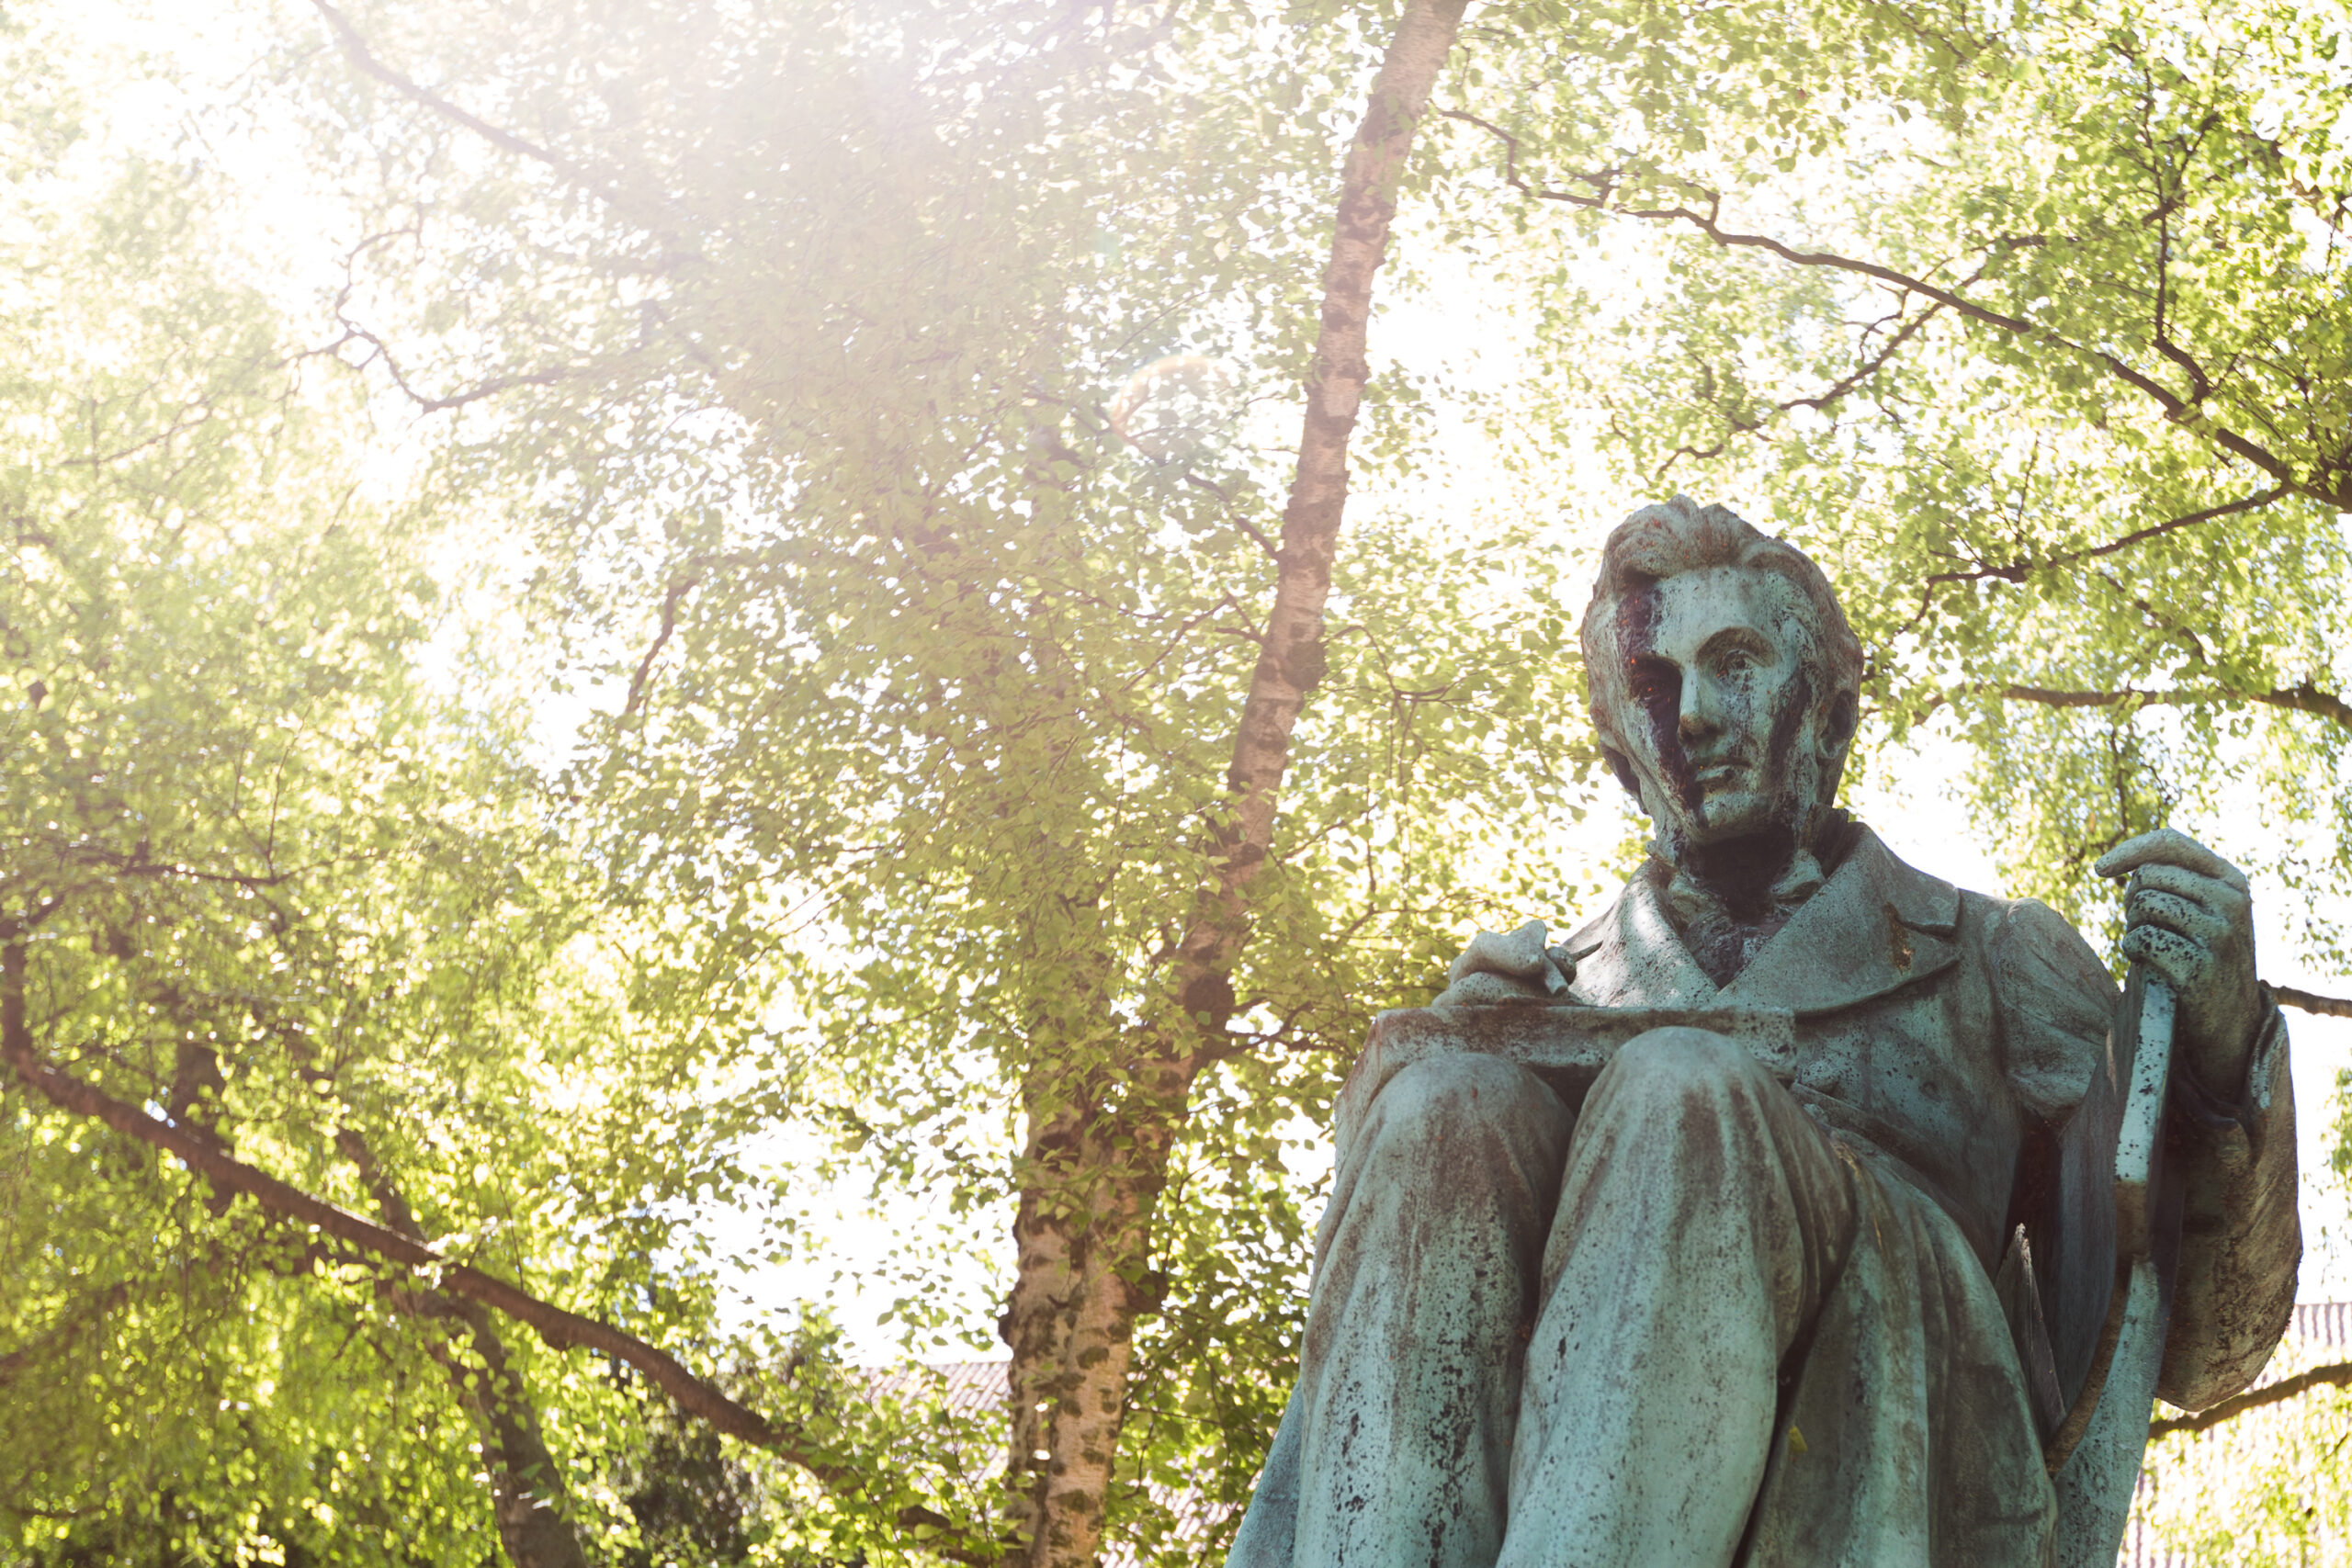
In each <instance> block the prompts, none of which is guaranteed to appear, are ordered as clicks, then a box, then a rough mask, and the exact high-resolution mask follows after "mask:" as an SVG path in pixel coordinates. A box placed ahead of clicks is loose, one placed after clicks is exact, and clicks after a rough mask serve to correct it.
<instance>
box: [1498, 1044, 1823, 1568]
mask: <svg viewBox="0 0 2352 1568" xmlns="http://www.w3.org/2000/svg"><path fill="white" fill-rule="evenodd" d="M1849 1180H1850V1177H1849V1170H1848V1168H1847V1166H1846V1163H1845V1161H1844V1159H1843V1158H1842V1157H1841V1156H1839V1155H1838V1152H1837V1149H1836V1146H1835V1145H1833V1144H1832V1143H1831V1141H1830V1139H1829V1137H1828V1135H1827V1134H1826V1133H1824V1132H1823V1131H1822V1130H1821V1129H1820V1128H1819V1127H1817V1126H1816V1125H1815V1123H1814V1122H1813V1121H1812V1119H1811V1118H1810V1117H1808V1116H1806V1115H1805V1113H1804V1109H1803V1108H1802V1107H1800V1106H1799V1105H1798V1104H1797V1102H1796V1100H1795V1098H1794V1097H1793V1096H1792V1095H1791V1094H1790V1093H1789V1092H1788V1090H1787V1089H1783V1088H1782V1087H1781V1085H1780V1084H1779V1083H1777V1082H1776V1081H1774V1079H1773V1078H1772V1077H1771V1075H1770V1074H1769V1073H1768V1072H1766V1071H1765V1070H1764V1068H1763V1067H1761V1066H1758V1064H1757V1062H1756V1061H1755V1059H1754V1058H1753V1057H1751V1056H1750V1055H1748V1054H1747V1052H1746V1051H1745V1050H1744V1049H1742V1048H1741V1047H1740V1046H1739V1045H1737V1044H1736V1043H1733V1042H1731V1041H1729V1040H1726V1039H1724V1037H1723V1036H1721V1035H1718V1034H1713V1033H1709V1032H1705V1031H1702V1030H1696V1029H1660V1030H1654V1031H1652V1032H1649V1033H1647V1034H1645V1035H1642V1036H1640V1037H1639V1038H1637V1039H1634V1040H1633V1041H1630V1042H1628V1043H1626V1045H1625V1046H1624V1048H1623V1050H1622V1051H1621V1052H1620V1053H1619V1055H1618V1056H1617V1059H1616V1060H1615V1061H1614V1062H1612V1063H1611V1065H1610V1066H1609V1068H1608V1069H1607V1070H1606V1071H1605V1072H1603V1073H1602V1074H1601V1076H1600V1078H1599V1079H1597V1080H1596V1081H1595V1082H1594V1084H1593V1088H1592V1092H1591V1094H1590V1095H1589V1097H1587V1099H1586V1101H1585V1105H1584V1111H1583V1114H1582V1116H1581V1118H1580V1120H1579V1123H1578V1126H1577V1134H1576V1139H1575V1143H1574V1145H1573V1147H1572V1148H1571V1149H1570V1151H1569V1155H1568V1165H1567V1170H1566V1176H1565V1177H1564V1178H1563V1180H1562V1183H1561V1192H1560V1203H1559V1210H1558V1213H1557V1215H1556V1217H1555V1221H1554V1224H1553V1227H1552V1233H1551V1237H1550V1240H1549V1242H1548V1244H1547V1246H1546V1248H1545V1254H1544V1282H1543V1287H1542V1291H1543V1294H1542V1300H1543V1308H1542V1313H1541V1315H1540V1317H1539V1318H1538V1320H1537V1324H1536V1327H1535V1333H1534V1337H1533V1341H1532V1344H1531V1345H1530V1346H1529V1348H1528V1355H1527V1369H1526V1373H1525V1389H1526V1393H1525V1397H1524V1399H1523V1401H1522V1403H1521V1410H1520V1423H1519V1432H1518V1438H1519V1446H1518V1450H1517V1453H1516V1456H1515V1460H1514V1463H1513V1466H1512V1472H1511V1478H1510V1533H1509V1536H1508V1538H1507V1540H1505V1542H1504V1545H1503V1548H1502V1551H1501V1554H1500V1561H1501V1563H1502V1564H1503V1568H1615V1565H1620V1564H1622V1565H1625V1568H1653V1565H1660V1564H1668V1563H1671V1564H1676V1565H1678V1568H1679V1565H1684V1564H1688V1565H1691V1568H1701V1565H1716V1564H1727V1563H1729V1562H1731V1560H1732V1557H1733V1555H1734V1553H1735V1552H1736V1551H1737V1550H1738V1546H1739V1540H1740V1536H1741V1532H1742V1531H1743V1530H1744V1529H1745V1528H1746V1526H1747V1515H1748V1510H1749V1506H1750V1505H1751V1503H1752V1502H1753V1500H1754V1498H1755V1496H1756V1493H1757V1488H1758V1484H1759V1483H1760V1482H1761V1481H1762V1479H1763V1475H1764V1465H1765V1461H1766V1459H1767V1457H1768V1456H1769V1453H1770V1446H1771V1441H1772V1436H1773V1431H1772V1427H1773V1421H1774V1418H1775V1412H1776V1410H1777V1408H1778V1404H1779V1397H1780V1371H1781V1362H1782V1359H1783V1358H1785V1357H1786V1356H1787V1354H1788V1352H1789V1350H1790V1348H1791V1346H1792V1344H1793V1343H1795V1342H1796V1340H1797V1339H1798V1338H1799V1337H1800V1336H1801V1335H1802V1334H1803V1333H1804V1331H1805V1329H1806V1326H1807V1325H1809V1324H1810V1323H1811V1322H1812V1320H1813V1317H1814V1314H1815V1313H1816V1312H1817V1311H1818V1310H1819V1308H1820V1305H1821V1302H1822V1300H1823V1298H1824V1296H1825V1294H1826V1291H1827V1290H1828V1288H1829V1286H1830V1285H1831V1284H1832V1283H1834V1281H1835V1279H1836V1276H1837V1272H1838V1264H1839V1261H1840V1260H1841V1259H1842V1258H1843V1256H1844V1254H1845V1252H1846V1249H1847V1248H1848V1247H1849V1246H1850V1245H1851V1240H1852V1235H1853V1227H1854V1214H1855V1202H1854V1196H1853V1190H1852V1188H1851V1187H1850V1185H1849Z"/></svg>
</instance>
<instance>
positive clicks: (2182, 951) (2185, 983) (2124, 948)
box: [2116, 926, 2213, 997]
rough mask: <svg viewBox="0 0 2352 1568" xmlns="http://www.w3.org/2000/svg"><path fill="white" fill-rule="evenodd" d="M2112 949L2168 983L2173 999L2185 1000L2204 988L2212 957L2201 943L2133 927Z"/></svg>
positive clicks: (2158, 930)
mask: <svg viewBox="0 0 2352 1568" xmlns="http://www.w3.org/2000/svg"><path fill="white" fill-rule="evenodd" d="M2116 949H2117V951H2118V952H2120V953H2122V954H2123V956H2124V957H2126V958H2129V959H2131V960H2132V961H2133V962H2135V963H2139V964H2146V965H2147V966H2148V967H2149V968H2151V969H2153V970H2154V971H2155V972H2156V973H2157V974H2159V975H2161V976H2164V977H2165V979H2166V980H2168V981H2170V982H2171V983H2172V988H2173V993H2174V995H2176V996H2181V997H2186V996H2188V995H2189V994H2190V993H2192V992H2194V991H2196V990H2197V989H2198V988H2199V987H2200V986H2202V985H2203V984H2204V981H2205V976H2206V975H2207V973H2208V972H2209V971H2210V970H2211V966H2212V962H2213V955H2212V953H2211V950H2210V949H2208V948H2207V947H2205V946H2204V944H2202V943H2201V942H2191V941H2190V940H2189V939H2188V938H2187V937H2185V936H2183V935H2181V934H2180V933H2179V932H2178V931H2166V930H2165V929H2164V928H2163V927H2162V926H2133V927H2132V928H2131V930H2130V931H2125V932H2124V933H2123V940H2122V941H2121V942H2118V943H2116Z"/></svg>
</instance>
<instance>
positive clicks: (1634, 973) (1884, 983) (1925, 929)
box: [1563, 829, 1960, 1013]
mask: <svg viewBox="0 0 2352 1568" xmlns="http://www.w3.org/2000/svg"><path fill="white" fill-rule="evenodd" d="M1959 922H1960V890H1959V889H1958V888H1956V887H1954V886H1952V885H1951V884H1950V883H1948V882H1940V881H1938V880H1937V879H1936V878H1934V877H1932V876H1929V875H1928V874H1926V873H1925V872H1921V871H1915V870H1914V869H1912V868H1911V867H1910V866H1907V865H1905V864H1904V863H1902V862H1901V861H1899V860H1897V859H1895V858H1894V853H1893V852H1891V851H1889V850H1888V849H1887V847H1886V845H1885V844H1884V843H1883V842H1882V841H1881V840H1880V839H1879V836H1878V835H1877V834H1876V833H1873V832H1871V831H1870V830H1869V829H1864V830H1863V832H1862V837H1861V840H1860V842H1858V843H1856V844H1855V846H1854V848H1853V850H1852V852H1850V853H1849V854H1848V855H1847V857H1846V862H1845V863H1844V864H1843V865H1840V866H1839V867H1838V871H1837V874H1835V875H1833V876H1831V877H1830V879H1829V880H1828V881H1827V882H1826V883H1825V884H1824V885H1823V886H1822V889H1821V891H1820V892H1818V893H1816V894H1815V895H1814V896H1813V897H1812V898H1811V899H1810V900H1808V901H1807V902H1806V904H1805V906H1804V908H1801V909H1799V910H1798V911H1797V912H1796V914H1795V915H1794V916H1793V917H1792V919H1790V921H1789V923H1788V924H1787V925H1785V926H1783V927H1781V930H1780V931H1778V932H1777V933H1776V934H1775V935H1774V936H1773V938H1772V940H1771V941H1770V942H1766V943H1765V944H1764V948H1763V951H1762V952H1760V953H1758V954H1757V955H1756V957H1755V958H1754V960H1753V961H1751V962H1750V963H1749V964H1748V965H1747V968H1745V969H1743V970H1741V971H1740V972H1739V974H1737V975H1736V976H1733V978H1732V982H1731V984H1730V985H1728V986H1725V987H1724V988H1723V989H1722V990H1721V991H1718V990H1716V988H1715V987H1714V985H1713V982H1711V981H1710V980H1709V979H1708V978H1707V976H1706V972H1705V971H1704V970H1702V969H1701V968H1700V967H1699V964H1698V962H1697V960H1695V959H1693V958H1692V957H1691V952H1690V950H1689V949H1688V948H1686V947H1684V946H1683V945H1682V938H1681V936H1680V935H1679V933H1678V932H1677V931H1675V929H1674V924H1673V922H1672V921H1671V920H1670V919H1668V917H1667V913H1666V909H1665V908H1664V905H1663V903H1662V901H1661V899H1660V897H1659V894H1658V891H1657V888H1655V887H1653V886H1651V885H1650V881H1649V879H1648V878H1647V877H1645V876H1641V875H1636V876H1635V877H1634V879H1633V880H1632V881H1631V882H1629V883H1627V884H1626V885H1625V888H1624V890H1623V892H1621V893H1620V894H1619V895H1618V896H1617V901H1616V902H1615V903H1614V904H1612V905H1611V906H1610V908H1607V909H1606V910H1604V911H1602V912H1601V914H1600V916H1599V917H1597V918H1596V919H1593V920H1591V921H1590V922H1589V923H1588V924H1586V925H1585V926H1584V927H1582V928H1581V929H1580V930H1578V931H1576V932H1575V933H1573V934H1572V935H1570V936H1569V938H1568V939H1567V941H1566V942H1565V943H1564V944H1563V945H1564V946H1566V948H1567V950H1568V954H1569V956H1571V957H1572V958H1574V959H1575V960H1576V961H1577V977H1576V983H1575V988H1574V993H1575V995H1576V997H1577V999H1579V1000H1582V1001H1586V1002H1589V1003H1590V1004H1592V1005H1594V1006H1596V1007H1659V1008H1677V1007H1680V1008H1700V1007H1721V1006H1740V1005H1745V1006H1747V1007H1758V1008H1787V1009H1789V1010H1791V1011H1792V1012H1798V1013H1824V1012H1835V1011H1837V1010H1838V1009H1840V1008H1849V1007H1852V1006H1855V1005H1856V1004H1857V1003H1860V1002H1866V1001H1869V1000H1871V998H1876V997H1881V996H1884V995H1886V994H1887V993H1888V992H1890V991H1894V990H1898V989H1900V988H1902V987H1905V986H1908V985H1911V984H1913V983H1915V982H1917V981H1919V980H1924V979H1926V978H1927V977H1928V976H1931V975H1935V974H1938V973H1940V972H1941V971H1942V970H1944V969H1947V968H1949V967H1951V964H1953V963H1955V962H1956V961H1957V960H1958V958H1959V955H1960V947H1959V942H1958V940H1957V935H1958V930H1959Z"/></svg>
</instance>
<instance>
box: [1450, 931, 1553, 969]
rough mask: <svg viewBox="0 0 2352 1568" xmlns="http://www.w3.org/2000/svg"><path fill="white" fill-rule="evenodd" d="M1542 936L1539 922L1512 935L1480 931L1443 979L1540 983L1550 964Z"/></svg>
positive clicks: (1542, 932)
mask: <svg viewBox="0 0 2352 1568" xmlns="http://www.w3.org/2000/svg"><path fill="white" fill-rule="evenodd" d="M1548 963H1549V960H1547V959H1546V958H1545V956H1544V922H1543V921H1541V920H1530V921H1528V922H1527V924H1525V925H1523V926H1521V927H1520V928H1519V929H1518V930H1517V931H1509V932H1505V931H1480V932H1478V933H1477V934H1476V935H1475V936H1473V937H1472V938H1471V939H1470V945H1469V946H1467V947H1465V948H1464V949H1463V950H1462V956H1461V957H1459V958H1457V959H1455V960H1454V961H1453V966H1452V967H1451V968H1449V969H1447V970H1446V972H1445V977H1446V978H1447V979H1448V980H1460V979H1462V978H1463V977H1464V976H1469V975H1478V974H1488V975H1509V976H1513V977H1515V978H1519V979H1523V980H1533V981H1538V982H1540V981H1541V980H1542V979H1543V976H1544V970H1545V968H1546V966H1547V964H1548Z"/></svg>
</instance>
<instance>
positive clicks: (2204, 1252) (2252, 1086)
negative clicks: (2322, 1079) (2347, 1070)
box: [1991, 899, 2302, 1410]
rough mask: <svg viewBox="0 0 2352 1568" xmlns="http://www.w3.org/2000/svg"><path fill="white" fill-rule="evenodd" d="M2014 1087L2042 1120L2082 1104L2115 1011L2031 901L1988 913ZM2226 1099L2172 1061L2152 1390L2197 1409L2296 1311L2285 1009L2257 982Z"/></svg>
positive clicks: (2258, 1359)
mask: <svg viewBox="0 0 2352 1568" xmlns="http://www.w3.org/2000/svg"><path fill="white" fill-rule="evenodd" d="M1991 936H1992V941H1991V947H1992V951H1993V957H1994V962H1995V964H1996V973H1997V976H1998V978H1997V982H1996V984H1997V989H1998V991H1999V994H2000V997H2001V1003H2002V1018H2003V1036H2004V1048H2005V1051H2006V1055H2007V1075H2008V1079H2009V1083H2010V1086H2011V1088H2012V1089H2013V1090H2014V1091H2015V1092H2016V1093H2017V1095H2018V1100H2019V1102H2020V1104H2021V1105H2022V1106H2023V1108H2024V1109H2025V1111H2027V1113H2028V1114H2029V1115H2030V1117H2031V1118H2032V1119H2033V1120H2034V1121H2036V1122H2039V1123H2040V1124H2041V1125H2042V1126H2044V1127H2049V1128H2057V1127H2061V1126H2064V1124H2065V1122H2067V1120H2068V1119H2069V1118H2070V1117H2072V1116H2073V1115H2074V1114H2075V1111H2076V1109H2077V1108H2078V1107H2079V1106H2080V1104H2081V1102H2082V1100H2083V1096H2084V1093H2085V1091H2086V1089H2088V1087H2089V1084H2090V1080H2091V1076H2092V1074H2093V1073H2094V1072H2095V1071H2096V1070H2097V1066H2098V1062H2099V1061H2100V1059H2101V1057H2102V1056H2103V1055H2104V1053H2105V1050H2106V1038H2107V1032H2108V1029H2109V1025H2110V1023H2111V1022H2112V1021H2113V1020H2114V1017H2115V1010H2116V1005H2117V999H2118V998H2117V994H2116V987H2115V984H2114V981H2113V980H2112V979H2111V978H2110V977H2109V975H2108V973H2107V968H2106V966H2105V965H2104V964H2101V963H2100V962H2099V959H2098V954H2097V953H2093V952H2092V951H2091V948H2090V945H2089V944H2088V943H2087V942H2084V941H2083V939H2082V937H2081V936H2080V935H2079V934H2078V933H2077V932H2076V931H2075V929H2074V927H2073V926H2072V925H2070V924H2069V923H2067V921H2066V920H2065V919H2064V918H2063V917H2061V916H2060V915H2058V914H2057V913H2056V912H2054V911H2053V910H2052V909H2050V908H2048V907H2046V906H2044V905H2041V904H2039V903H2035V902H2033V901H2032V900H2030V899H2029V900H2022V901H2019V902H2018V903H2014V904H2009V905H2007V906H2006V907H2004V908H2001V909H2000V911H1999V913H1998V914H1997V915H1996V917H1995V918H1994V919H1993V921H1992V923H1991ZM2243 1059H2244V1060H2245V1080H2244V1084H2243V1087H2242V1089H2241V1090H2240V1093H2239V1096H2238V1098H2237V1100H2235V1101H2234V1102H2226V1101H2222V1100H2219V1099H2218V1098H2217V1097H2215V1096H2214V1095H2213V1094H2212V1093H2211V1090H2210V1089H2208V1088H2207V1087H2206V1086H2205V1085H2203V1084H2202V1083H2200V1082H2199V1080H2198V1078H2197V1077H2196V1076H2195V1075H2194V1074H2193V1073H2188V1072H2180V1071H2176V1072H2175V1074H2174V1077H2173V1083H2172V1088H2171V1092H2170V1112H2169V1122H2170V1125H2169V1127H2168V1129H2167V1131H2168V1134H2169V1136H2168V1137H2167V1139H2166V1144H2167V1149H2168V1152H2167V1154H2166V1156H2165V1157H2166V1158H2167V1159H2168V1160H2170V1161H2172V1162H2174V1165H2175V1168H2176V1169H2177V1173H2178V1174H2179V1176H2180V1177H2181V1179H2182V1188H2183V1192H2182V1217H2181V1245H2180V1252H2179V1259H2178V1266H2177V1269H2176V1272H2175V1283H2174V1296H2173V1306H2172V1323H2171V1328H2170V1331H2169V1333H2168V1334H2167V1336H2166V1338H2165V1360H2164V1368H2163V1371H2162V1375H2161V1377H2160V1379H2159V1382H2158V1383H2157V1391H2158V1392H2159V1393H2161V1394H2163V1396H2164V1397H2165V1400H2167V1401H2168V1402H2170V1403H2172V1404H2178V1405H2180V1406H2182V1407H2183V1408H2185V1409H2191V1410H2194V1409H2198V1408H2200V1407H2202V1406H2203V1405H2207V1404H2212V1403H2213V1402H2214V1401H2216V1400H2219V1399H2223V1398H2226V1397H2228V1396H2229V1395H2230V1394H2232V1393H2236V1392H2237V1391H2238V1390H2239V1389H2241V1388H2243V1387H2245V1385H2246V1384H2247V1383H2248V1382H2252V1381H2253V1379H2254V1378H2255V1377H2256V1375H2257V1374H2258V1373H2260V1371H2262V1368H2263V1364H2264V1363H2265V1362H2266V1361H2267V1360H2268V1359H2269V1357H2270V1352H2271V1349H2272V1348H2273V1347H2275V1346H2276V1345H2277V1343H2278V1336H2279V1334H2280V1332H2281V1331H2282V1330H2283V1329H2284V1328H2285V1326H2286V1324H2287V1320H2288V1318H2289V1316H2290V1314H2291V1313H2292V1312H2293V1310H2294V1302H2295V1269H2296V1265H2297V1263H2298V1262H2299V1261H2300V1260H2301V1256H2302V1234H2301V1226H2300V1224H2299V1222H2298V1219H2297V1217H2296V1213H2295V1196H2296V1170H2295V1107H2294V1094H2293V1089H2292V1086H2291V1085H2290V1082H2289V1080H2288V1076H2287V1062H2288V1043H2287V1030H2286V1026H2285V1023H2284V1021H2282V1020H2281V1019H2280V1017H2279V1015H2278V1008H2277V1007H2276V1006H2275V1005H2273V1004H2272V1002H2271V1000H2270V998H2269V997H2268V995H2267V993H2266V994H2265V995H2264V996H2263V998H2262V1008H2261V1011H2260V1016H2259V1017H2258V1019H2257V1021H2256V1024H2255V1026H2254V1042H2253V1044H2252V1046H2251V1048H2250V1050H2249V1051H2248V1053H2247V1055H2246V1056H2245V1058H2243Z"/></svg>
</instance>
